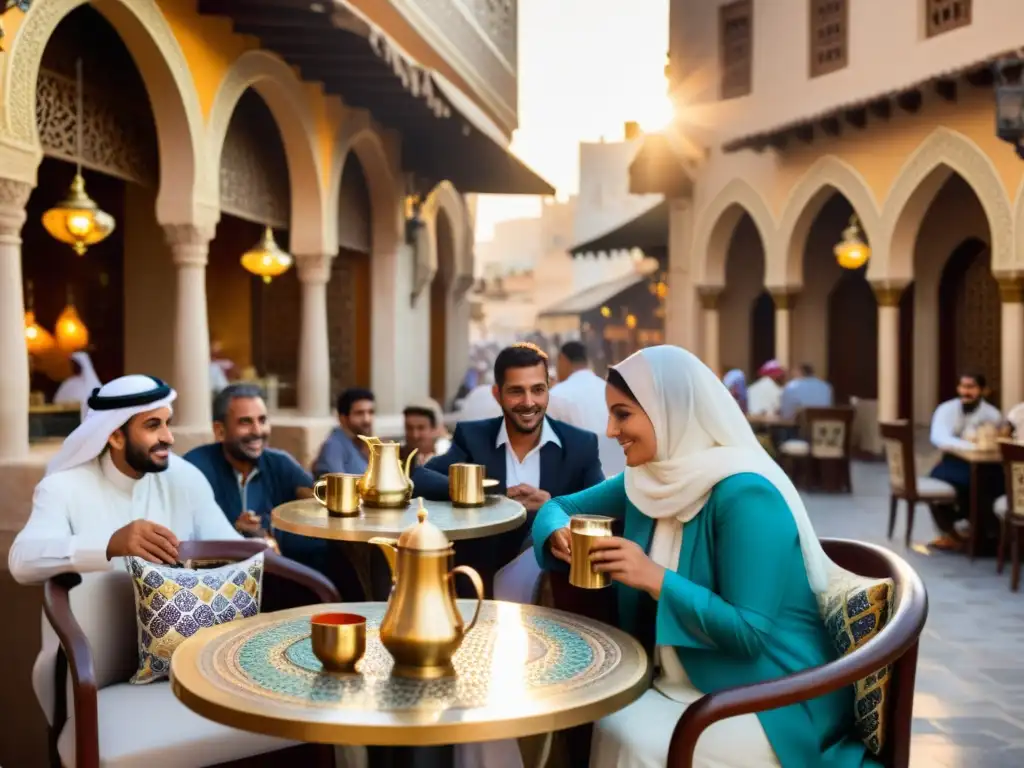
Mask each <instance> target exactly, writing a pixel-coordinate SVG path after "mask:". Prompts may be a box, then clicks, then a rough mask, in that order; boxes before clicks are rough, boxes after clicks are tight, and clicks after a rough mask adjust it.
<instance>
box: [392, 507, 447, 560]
mask: <svg viewBox="0 0 1024 768" xmlns="http://www.w3.org/2000/svg"><path fill="white" fill-rule="evenodd" d="M419 502H420V508H419V509H418V510H417V511H416V519H417V522H415V523H413V524H412V525H410V526H409V527H408V528H406V529H405V530H404V531H402V535H401V536H399V537H398V546H399V547H401V548H402V549H413V550H417V551H420V552H436V551H438V550H447V549H449V548H450V547H451V545H452V543H451V542H450V541H448V537H447V536H445V534H444V531H442V530H441V529H440V528H438V527H437V526H436V525H434V524H433V523H432V522H430V521H429V520H427V508H426V507H425V506H423V497H422V496H420V498H419Z"/></svg>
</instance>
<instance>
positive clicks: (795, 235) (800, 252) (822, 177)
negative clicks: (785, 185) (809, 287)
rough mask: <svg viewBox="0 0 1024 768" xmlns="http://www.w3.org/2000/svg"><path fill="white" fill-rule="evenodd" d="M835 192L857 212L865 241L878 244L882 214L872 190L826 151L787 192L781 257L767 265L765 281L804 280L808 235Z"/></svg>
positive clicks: (787, 283)
mask: <svg viewBox="0 0 1024 768" xmlns="http://www.w3.org/2000/svg"><path fill="white" fill-rule="evenodd" d="M837 192H838V193H839V194H841V195H842V196H843V197H845V198H846V201H847V202H848V203H849V204H850V206H851V207H852V208H853V210H854V212H855V213H856V214H857V217H858V218H859V219H860V223H861V229H862V230H863V232H864V236H865V237H866V238H867V240H868V242H869V243H870V244H871V245H873V246H875V247H876V248H877V247H878V245H879V230H880V228H881V223H880V222H881V214H880V213H879V210H878V203H877V202H876V200H875V196H874V194H873V193H872V192H871V189H870V187H868V184H867V182H866V181H865V180H864V177H863V176H861V175H860V173H858V172H857V171H856V170H855V169H854V168H853V167H852V166H851V165H849V164H848V163H845V162H844V161H842V160H840V159H839V158H837V157H835V156H833V155H826V156H824V157H821V158H819V159H818V160H817V161H815V163H814V164H813V165H812V166H811V167H810V168H808V169H807V172H806V173H805V174H804V175H803V176H802V177H801V178H800V181H798V182H797V184H796V186H795V187H793V190H792V191H791V192H790V194H789V198H788V200H787V201H786V206H785V208H784V210H783V213H782V220H781V222H780V224H779V248H778V249H777V253H778V257H779V259H780V260H781V261H780V262H779V263H775V264H769V265H768V274H767V278H766V282H767V284H768V285H773V286H776V285H777V286H789V287H795V286H799V285H802V284H803V264H804V250H805V247H806V244H807V236H808V234H810V231H811V227H812V226H813V225H814V221H815V219H816V218H817V217H818V214H819V213H820V212H821V209H822V207H823V206H824V205H825V203H827V202H828V201H829V199H830V198H831V197H832V195H834V194H835V193H837ZM837 235H838V233H837Z"/></svg>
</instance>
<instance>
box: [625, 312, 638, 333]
mask: <svg viewBox="0 0 1024 768" xmlns="http://www.w3.org/2000/svg"><path fill="white" fill-rule="evenodd" d="M626 327H627V328H629V330H633V329H634V328H636V315H634V314H627V315H626Z"/></svg>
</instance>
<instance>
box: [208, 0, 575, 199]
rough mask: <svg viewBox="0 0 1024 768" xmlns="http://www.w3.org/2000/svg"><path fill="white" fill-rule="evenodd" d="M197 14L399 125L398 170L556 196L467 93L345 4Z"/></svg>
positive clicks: (477, 187)
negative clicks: (227, 23)
mask: <svg viewBox="0 0 1024 768" xmlns="http://www.w3.org/2000/svg"><path fill="white" fill-rule="evenodd" d="M199 12H200V13H203V14H206V15H214V16H224V17H227V18H230V19H231V20H232V22H233V27H234V31H235V32H237V33H239V34H244V35H251V36H254V37H257V38H259V40H260V44H261V45H262V46H263V47H265V48H267V49H269V50H272V51H275V52H276V53H278V54H279V55H280V56H281V57H282V58H283V59H285V60H286V61H287V62H288V63H289V64H291V65H293V66H295V67H296V68H298V69H299V71H300V72H301V73H302V77H303V79H305V80H308V81H314V82H320V83H323V86H324V91H325V92H327V93H331V94H335V95H337V96H340V97H341V98H342V99H343V100H344V101H345V103H346V104H348V105H350V106H352V107H357V108H363V109H366V110H368V111H369V112H370V114H371V115H373V117H374V119H375V120H376V121H377V122H379V123H380V124H381V125H383V126H385V127H388V128H392V129H394V130H397V131H399V132H400V133H401V134H402V166H403V169H404V170H406V171H411V172H414V173H415V174H417V175H419V176H422V177H424V178H425V179H428V180H429V181H430V182H432V183H438V182H440V181H443V180H449V181H451V182H452V183H453V184H454V185H455V186H456V187H457V188H458V189H459V191H461V192H477V193H482V194H522V195H553V194H555V189H554V187H552V186H551V185H550V184H549V183H548V182H546V181H545V180H544V179H542V178H541V177H540V176H539V175H537V174H536V173H535V172H534V171H532V170H531V169H530V168H529V167H528V166H527V165H526V164H525V163H523V162H522V161H521V160H520V159H519V158H517V157H515V155H513V154H512V153H511V152H510V151H509V148H508V143H509V142H508V137H506V136H505V135H504V133H503V131H502V130H501V128H499V127H498V126H497V124H495V123H494V121H493V120H491V119H490V117H488V115H487V114H486V113H485V112H484V111H483V110H482V109H480V108H479V107H478V106H477V105H476V103H475V102H474V101H473V100H472V99H471V98H470V97H469V96H467V95H466V94H465V93H463V92H462V91H461V90H460V89H459V88H458V87H457V86H455V85H454V84H453V83H451V82H450V81H449V80H447V79H446V78H445V77H444V76H443V75H442V74H441V73H439V72H436V71H435V70H432V69H428V68H425V67H423V66H421V65H420V64H419V63H417V62H416V61H415V60H414V59H413V58H412V57H411V56H410V55H409V54H408V53H406V52H405V51H404V50H403V49H402V48H401V47H400V46H399V45H398V44H397V43H396V42H395V41H394V40H392V39H391V38H390V37H388V35H387V34H385V33H384V32H383V31H382V30H381V29H379V28H378V27H377V26H376V25H375V24H373V23H372V22H371V21H370V20H369V19H367V18H366V17H365V16H363V15H362V14H361V13H360V12H359V11H358V10H356V9H355V8H354V7H352V6H351V5H350V4H348V3H346V2H344V1H343V0H333V2H329V1H325V2H315V3H313V2H301V3H299V2H292V1H291V0H271V2H268V0H199Z"/></svg>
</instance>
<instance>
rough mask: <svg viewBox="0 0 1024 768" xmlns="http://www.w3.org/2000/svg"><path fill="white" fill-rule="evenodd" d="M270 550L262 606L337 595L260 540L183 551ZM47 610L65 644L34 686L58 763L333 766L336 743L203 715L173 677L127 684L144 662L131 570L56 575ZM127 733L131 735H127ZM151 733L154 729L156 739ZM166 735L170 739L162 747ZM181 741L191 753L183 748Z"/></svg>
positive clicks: (232, 557)
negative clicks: (285, 736)
mask: <svg viewBox="0 0 1024 768" xmlns="http://www.w3.org/2000/svg"><path fill="white" fill-rule="evenodd" d="M264 551H266V560H265V565H264V576H263V579H264V581H263V584H264V588H263V589H264V596H265V597H264V608H263V610H264V611H266V610H268V608H267V606H268V605H273V606H274V607H275V608H284V607H286V606H288V605H289V604H291V605H303V604H315V603H320V602H324V603H336V602H339V601H340V599H341V598H340V596H339V595H338V591H337V590H336V589H335V588H334V586H333V585H332V584H331V583H330V582H329V581H328V580H327V579H326V578H324V577H323V576H321V575H320V574H319V573H317V572H316V571H314V570H312V569H310V568H307V567H306V566H304V565H301V564H299V563H296V562H294V561H292V560H289V559H287V558H284V557H282V556H280V555H277V554H275V553H273V552H271V551H269V550H265V544H264V543H263V542H261V541H257V540H244V541H204V542H183V543H182V545H181V547H180V549H179V556H180V558H181V560H182V561H183V562H185V563H186V564H189V563H190V564H191V565H192V567H203V564H204V563H209V564H213V563H217V564H221V563H227V562H237V561H240V560H244V559H246V558H248V557H251V556H252V555H255V554H257V553H258V552H264ZM43 611H44V613H45V615H46V618H47V620H48V621H49V624H50V626H51V627H52V628H53V631H54V632H55V633H56V636H57V639H58V640H59V649H58V651H57V655H56V664H55V665H54V660H53V657H52V656H50V657H44V656H43V655H40V659H39V661H37V662H36V666H35V668H34V670H33V682H34V684H35V688H36V691H37V694H38V695H39V698H40V703H41V704H42V705H43V709H44V710H46V711H47V715H48V716H49V718H50V723H51V727H50V760H51V763H52V765H53V767H54V768H59V767H60V766H62V765H63V766H65V767H66V768H71V767H72V766H74V768H100V766H102V765H107V764H111V763H113V762H116V763H117V765H119V766H129V765H130V766H135V765H140V766H142V765H152V764H165V765H167V764H172V763H173V764H175V765H181V766H182V767H183V768H185V766H186V765H190V764H194V765H196V766H199V765H210V762H209V761H210V759H211V758H213V759H215V760H217V761H218V763H217V765H221V766H235V765H242V764H244V765H246V766H263V765H270V764H275V765H276V764H279V761H281V760H282V759H293V758H299V760H300V761H301V760H302V758H305V760H306V761H307V762H308V764H310V765H316V766H325V767H326V766H330V765H333V751H332V749H331V748H329V747H327V748H325V747H323V746H320V745H297V744H295V743H292V742H286V741H282V740H278V739H271V738H270V737H267V736H263V735H261V734H248V733H241V732H239V731H236V730H235V729H232V728H227V727H225V726H221V725H219V724H216V723H213V722H212V721H209V720H205V719H204V718H202V717H200V716H199V715H196V714H194V713H192V712H191V710H188V709H186V708H185V706H184V705H183V704H181V703H180V702H178V700H177V699H176V698H175V697H174V694H173V693H172V692H171V688H170V686H169V685H168V684H167V683H166V682H155V683H149V684H146V685H140V686H135V685H130V684H129V683H128V682H127V680H128V678H129V677H131V675H132V674H133V673H134V671H135V669H136V667H137V666H138V641H137V630H136V618H135V599H134V587H133V585H132V583H131V577H130V576H129V574H128V573H126V572H124V571H110V572H104V573H96V574H87V575H85V576H82V575H80V574H77V573H67V574H62V575H60V576H57V577H55V578H52V579H50V580H49V581H48V582H47V583H46V585H45V587H44V590H43ZM46 630H47V628H46V627H44V648H45V647H46V646H45V636H46V634H47V632H46ZM69 668H70V670H71V677H70V680H68V675H67V672H68V669H69ZM69 697H70V698H71V700H72V701H73V706H72V707H71V710H70V712H69V710H68V705H67V702H68V698H69ZM161 713H164V714H161ZM129 734H133V737H132V738H127V739H126V738H124V737H125V736H126V735H129ZM140 734H141V736H140ZM146 734H153V737H154V738H153V740H152V742H151V743H150V742H147V741H146ZM162 741H163V742H170V743H169V744H163V745H162V744H161V742H162ZM183 742H185V743H186V744H184V745H183ZM183 746H184V747H185V749H186V751H187V755H183V754H182V748H183ZM168 749H172V750H173V752H174V754H169V752H168V751H167V750H168ZM193 755H194V758H193ZM183 758H184V760H183ZM193 759H194V763H192V762H191V761H192V760H193Z"/></svg>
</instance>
